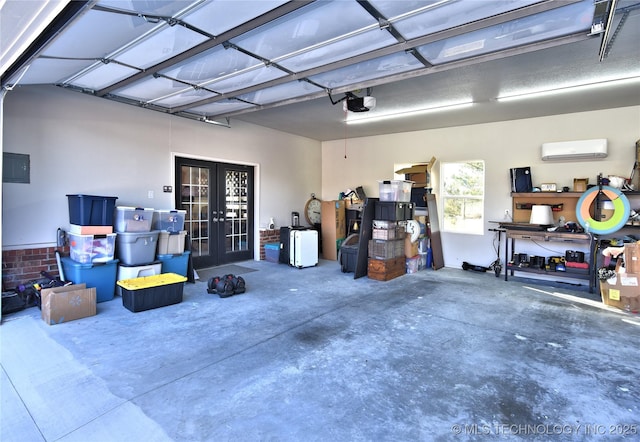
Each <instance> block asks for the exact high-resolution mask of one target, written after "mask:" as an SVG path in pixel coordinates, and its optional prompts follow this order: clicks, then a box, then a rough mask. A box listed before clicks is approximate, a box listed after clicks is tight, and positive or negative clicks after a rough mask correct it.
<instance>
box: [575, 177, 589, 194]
mask: <svg viewBox="0 0 640 442" xmlns="http://www.w3.org/2000/svg"><path fill="white" fill-rule="evenodd" d="M588 185H589V178H574V179H573V191H574V192H586V191H587V186H588Z"/></svg>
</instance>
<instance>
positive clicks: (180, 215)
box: [152, 210, 190, 276]
mask: <svg viewBox="0 0 640 442" xmlns="http://www.w3.org/2000/svg"><path fill="white" fill-rule="evenodd" d="M186 214H187V211H186V210H155V211H154V212H153V224H152V227H153V229H154V230H156V231H158V232H159V238H158V250H157V255H156V258H157V260H158V261H160V263H161V265H162V273H176V274H178V275H182V276H186V275H187V268H188V263H189V253H190V252H189V251H185V238H186V236H187V231H186V230H184V219H185V216H186Z"/></svg>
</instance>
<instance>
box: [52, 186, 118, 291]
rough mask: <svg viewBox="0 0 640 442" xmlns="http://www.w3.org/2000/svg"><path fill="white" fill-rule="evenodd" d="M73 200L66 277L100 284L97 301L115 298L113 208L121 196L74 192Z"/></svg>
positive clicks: (89, 284) (64, 268)
mask: <svg viewBox="0 0 640 442" xmlns="http://www.w3.org/2000/svg"><path fill="white" fill-rule="evenodd" d="M67 198H68V202H69V223H70V226H69V229H68V230H67V238H68V241H69V251H70V253H69V254H70V256H69V257H63V258H61V264H62V273H63V275H62V276H63V277H64V279H65V280H66V281H71V282H73V283H74V284H83V283H84V284H86V286H87V288H91V287H95V288H96V302H104V301H109V300H111V299H113V296H114V293H115V287H116V274H117V264H118V260H117V259H114V251H115V248H116V237H117V234H116V233H113V210H114V207H115V201H116V199H117V197H111V196H96V195H82V194H74V195H67Z"/></svg>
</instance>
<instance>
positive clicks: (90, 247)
mask: <svg viewBox="0 0 640 442" xmlns="http://www.w3.org/2000/svg"><path fill="white" fill-rule="evenodd" d="M67 237H68V238H69V249H70V250H69V251H70V253H69V254H70V256H71V259H72V260H74V261H76V262H79V263H81V264H91V263H95V262H108V261H111V260H113V255H114V252H115V246H116V234H115V233H109V234H107V235H77V234H75V233H71V232H67Z"/></svg>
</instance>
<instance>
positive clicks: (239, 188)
mask: <svg viewBox="0 0 640 442" xmlns="http://www.w3.org/2000/svg"><path fill="white" fill-rule="evenodd" d="M248 184H249V174H248V173H247V172H240V171H236V170H228V171H227V173H226V176H225V185H226V209H225V249H226V251H227V252H237V251H241V250H248V249H249V240H248V234H249V229H248V222H249V217H248V213H249V201H248V194H249V193H248V188H247V186H248Z"/></svg>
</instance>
